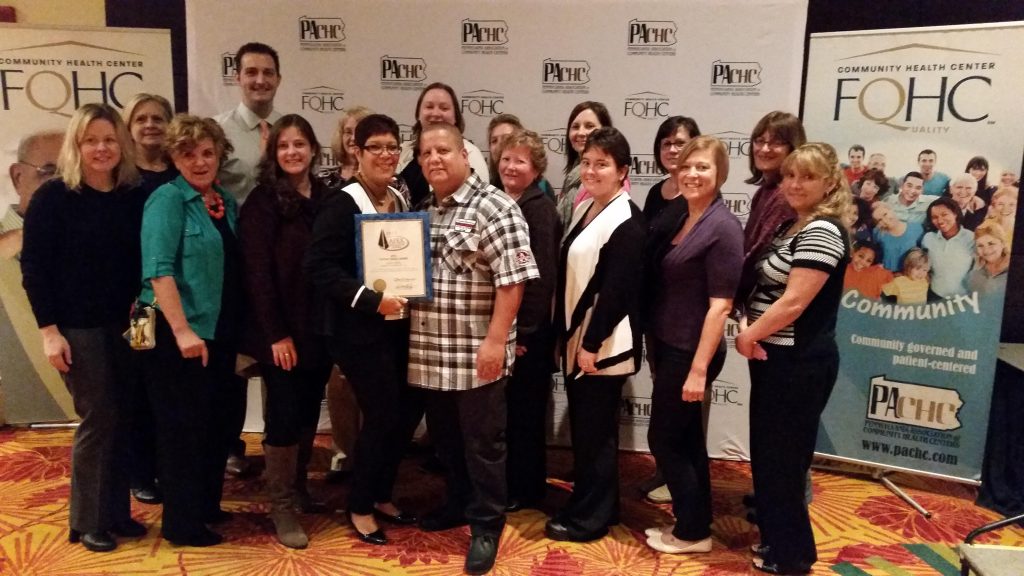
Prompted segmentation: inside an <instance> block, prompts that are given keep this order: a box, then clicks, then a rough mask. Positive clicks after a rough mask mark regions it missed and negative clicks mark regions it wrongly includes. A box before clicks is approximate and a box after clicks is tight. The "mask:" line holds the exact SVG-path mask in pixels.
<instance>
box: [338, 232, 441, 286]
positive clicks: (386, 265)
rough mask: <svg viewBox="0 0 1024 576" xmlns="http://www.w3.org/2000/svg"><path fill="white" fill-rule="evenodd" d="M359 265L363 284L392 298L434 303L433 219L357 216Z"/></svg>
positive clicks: (357, 260)
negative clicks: (432, 300) (431, 245)
mask: <svg viewBox="0 0 1024 576" xmlns="http://www.w3.org/2000/svg"><path fill="white" fill-rule="evenodd" d="M355 219H356V264H357V266H358V269H359V276H360V278H362V280H363V284H365V285H366V286H368V287H370V288H373V289H374V290H376V291H378V292H383V293H385V294H388V295H389V296H402V297H404V298H408V299H410V300H430V299H431V298H432V297H433V285H432V284H431V275H430V272H431V270H430V216H429V214H427V213H426V212H399V213H397V214H356V215H355Z"/></svg>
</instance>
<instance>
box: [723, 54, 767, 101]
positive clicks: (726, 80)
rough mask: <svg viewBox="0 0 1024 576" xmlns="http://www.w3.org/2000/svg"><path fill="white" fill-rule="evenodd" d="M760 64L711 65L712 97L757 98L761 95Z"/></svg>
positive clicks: (725, 63)
mask: <svg viewBox="0 0 1024 576" xmlns="http://www.w3.org/2000/svg"><path fill="white" fill-rule="evenodd" d="M760 85H761V63H760V62H722V61H721V60H715V61H714V62H712V63H711V95H712V96H757V95H759V94H760V93H761V89H760V88H758V86H760Z"/></svg>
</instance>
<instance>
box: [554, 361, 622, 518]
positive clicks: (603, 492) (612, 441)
mask: <svg viewBox="0 0 1024 576" xmlns="http://www.w3.org/2000/svg"><path fill="white" fill-rule="evenodd" d="M625 383H626V376H583V377H582V378H579V379H578V380H571V381H568V382H566V385H565V389H566V395H567V396H568V399H569V435H570V437H571V439H572V455H573V462H574V465H573V467H574V470H575V478H576V480H575V484H574V486H573V490H572V496H571V497H570V498H569V502H568V504H566V506H565V508H564V509H562V511H561V512H559V514H558V516H557V519H558V520H560V521H561V522H563V523H567V524H571V525H572V526H573V527H575V528H577V529H579V530H582V531H584V532H597V531H599V530H603V529H604V528H605V527H607V526H611V525H614V524H617V523H618V522H619V408H620V405H621V401H622V385H623V384H625Z"/></svg>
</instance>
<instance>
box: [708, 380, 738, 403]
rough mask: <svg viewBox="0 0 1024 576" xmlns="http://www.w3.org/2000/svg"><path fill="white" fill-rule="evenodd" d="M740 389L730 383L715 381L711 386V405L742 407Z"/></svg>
mask: <svg viewBox="0 0 1024 576" xmlns="http://www.w3.org/2000/svg"><path fill="white" fill-rule="evenodd" d="M740 394H741V391H740V387H739V386H738V385H736V384H734V383H732V382H726V381H724V380H715V382H714V384H712V385H711V403H712V404H714V405H716V406H743V399H742V398H741V396H740Z"/></svg>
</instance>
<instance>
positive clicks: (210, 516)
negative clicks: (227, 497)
mask: <svg viewBox="0 0 1024 576" xmlns="http://www.w3.org/2000/svg"><path fill="white" fill-rule="evenodd" d="M233 517H234V516H233V515H232V514H231V512H228V511H227V510H221V509H220V508H217V509H216V510H211V511H210V512H209V513H207V514H206V516H204V517H203V522H206V523H207V524H223V523H225V522H227V521H228V520H231V519H232V518H233Z"/></svg>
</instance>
